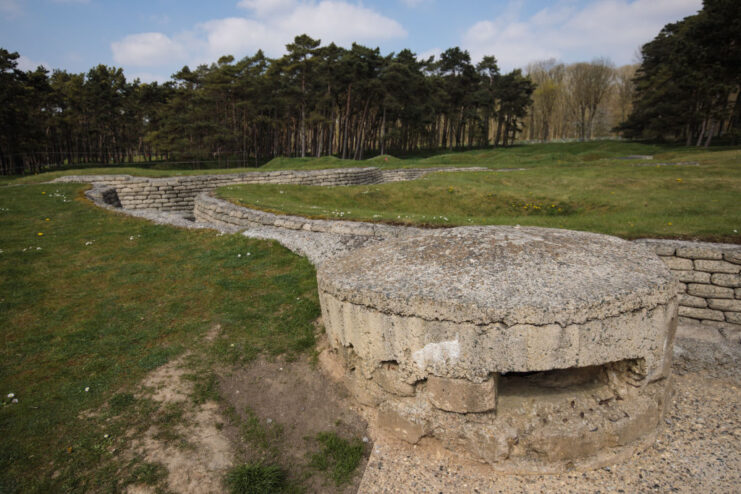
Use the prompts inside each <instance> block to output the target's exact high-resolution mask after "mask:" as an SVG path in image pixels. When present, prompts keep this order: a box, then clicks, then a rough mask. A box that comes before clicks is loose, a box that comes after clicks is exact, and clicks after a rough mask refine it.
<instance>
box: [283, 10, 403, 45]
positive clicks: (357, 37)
mask: <svg viewBox="0 0 741 494" xmlns="http://www.w3.org/2000/svg"><path fill="white" fill-rule="evenodd" d="M273 24H274V25H275V26H277V27H279V28H280V29H281V31H283V32H284V33H286V34H289V35H290V36H294V35H296V34H301V33H307V34H309V35H310V36H312V37H316V38H321V39H322V41H334V42H335V43H338V44H343V45H346V44H350V43H352V42H353V41H357V42H364V41H376V40H381V39H391V38H402V37H404V36H406V35H407V32H406V31H405V30H404V28H403V27H402V26H401V24H399V23H398V22H396V21H395V20H393V19H389V18H388V17H384V16H382V15H381V14H378V13H376V12H374V11H373V10H371V9H368V8H365V7H362V6H358V5H352V4H349V3H346V2H336V1H331V0H323V1H321V2H319V3H308V2H307V3H301V4H300V5H298V6H297V7H296V8H295V9H294V10H293V11H292V12H291V13H290V14H288V15H287V16H281V17H278V18H276V19H275V20H274V21H273Z"/></svg>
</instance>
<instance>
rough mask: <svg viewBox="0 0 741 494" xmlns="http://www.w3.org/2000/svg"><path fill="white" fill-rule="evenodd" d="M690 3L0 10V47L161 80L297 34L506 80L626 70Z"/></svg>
mask: <svg viewBox="0 0 741 494" xmlns="http://www.w3.org/2000/svg"><path fill="white" fill-rule="evenodd" d="M701 7H702V2H701V0H555V1H545V0H494V1H491V0H490V1H484V0H457V1H446V0H364V1H357V0H227V1H218V0H214V1H203V0H201V1H182V0H178V1H176V0H148V1H145V0H128V1H118V2H114V1H106V0H0V46H1V47H3V48H5V49H8V50H10V51H17V52H19V53H20V54H21V55H22V60H21V64H20V65H21V67H22V68H23V69H31V68H34V67H35V66H36V65H38V64H42V65H44V66H45V67H47V68H49V69H53V68H62V69H66V70H68V71H72V72H83V71H87V70H88V69H89V68H90V67H92V66H94V65H97V64H99V63H103V64H106V65H115V66H119V67H123V68H124V69H125V71H126V74H127V76H129V77H139V78H141V79H142V80H144V81H150V80H166V79H168V78H169V76H170V75H171V74H172V73H174V72H176V71H177V70H178V69H180V68H181V67H182V66H183V65H186V64H187V65H191V66H195V65H197V64H199V63H210V62H213V61H215V60H216V59H218V57H219V56H220V55H224V54H231V55H234V56H236V57H237V58H241V57H243V56H246V55H251V54H252V53H254V52H255V51H256V50H257V49H258V48H262V49H263V50H264V51H266V53H267V54H268V55H270V56H279V55H280V54H281V53H282V51H283V47H284V45H285V43H286V42H288V41H290V40H291V39H292V38H293V36H295V35H297V34H301V33H303V32H306V33H308V34H309V35H311V36H313V37H316V38H321V39H322V41H323V42H329V41H334V42H336V43H338V44H340V45H343V46H349V45H350V43H351V42H352V41H357V42H359V43H362V44H365V45H368V46H379V47H380V48H381V51H382V52H383V53H388V52H390V51H398V50H400V49H402V48H410V49H412V50H413V51H415V52H416V53H417V54H418V55H420V56H422V55H432V54H437V53H439V52H440V51H441V50H444V49H446V48H449V47H451V46H461V47H462V48H465V49H467V50H469V52H470V53H471V55H472V57H473V58H474V60H478V59H480V58H481V56H483V55H490V54H491V55H494V56H496V57H497V59H498V60H499V62H500V65H501V66H502V68H503V69H505V70H510V69H512V68H516V67H524V66H525V65H527V64H528V63H529V62H532V61H537V60H544V59H548V58H556V59H559V60H562V61H564V62H575V61H582V60H591V59H594V58H596V57H607V58H610V59H611V60H612V61H613V62H615V63H616V64H617V65H623V64H627V63H633V62H635V60H636V53H637V50H638V49H639V48H640V46H641V45H642V44H643V43H645V42H647V41H650V40H651V39H652V38H653V37H654V36H655V35H656V34H657V33H658V31H659V30H660V29H661V27H662V26H664V25H665V24H667V23H669V22H674V21H677V20H679V19H681V18H683V17H685V16H687V15H692V14H694V13H695V12H697V11H698V10H699V9H700V8H701Z"/></svg>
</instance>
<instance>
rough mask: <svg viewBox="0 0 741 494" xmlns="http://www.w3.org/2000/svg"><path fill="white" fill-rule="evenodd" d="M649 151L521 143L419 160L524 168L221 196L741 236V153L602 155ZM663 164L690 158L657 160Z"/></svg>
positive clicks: (288, 207) (368, 214) (250, 202)
mask: <svg viewBox="0 0 741 494" xmlns="http://www.w3.org/2000/svg"><path fill="white" fill-rule="evenodd" d="M652 149H653V151H657V150H658V149H656V148H655V147H652V146H645V145H641V144H624V143H615V142H607V143H588V144H548V145H533V146H522V147H519V148H513V149H511V150H505V151H501V152H500V151H475V152H470V153H461V154H459V155H443V156H436V157H433V158H427V159H424V160H419V161H416V162H415V163H416V165H417V166H419V165H420V164H422V163H424V164H435V165H443V164H467V165H486V166H489V167H491V168H495V169H496V168H526V169H525V170H522V171H511V172H484V173H440V174H434V175H430V176H428V177H425V178H423V179H421V180H417V181H411V182H403V183H390V184H384V185H375V186H355V187H334V188H326V187H307V186H287V185H262V186H253V185H244V186H231V187H227V188H224V189H221V190H219V192H218V194H219V195H220V196H221V197H223V198H225V199H229V200H231V201H234V202H236V203H238V204H242V205H245V206H248V207H254V208H258V209H263V210H266V211H272V212H278V213H286V214H299V215H304V216H309V217H313V218H330V219H338V218H341V219H350V220H363V221H378V222H387V223H397V224H412V225H424V226H454V225H473V224H484V225H486V224H505V225H514V224H520V225H534V226H545V227H553V228H568V229H574V230H584V231H593V232H600V233H608V234H613V235H618V236H620V237H624V238H638V237H667V238H686V239H702V240H709V241H724V242H734V243H741V234H739V232H740V231H741V150H739V149H721V150H711V151H704V150H703V151H697V150H695V149H684V148H676V149H674V150H666V149H665V150H664V151H663V152H662V153H659V154H657V155H656V156H655V158H654V160H652V161H648V160H621V159H616V158H614V157H612V158H610V157H605V155H612V156H615V155H619V156H625V155H628V154H634V153H641V154H644V153H649V154H650V153H651V152H652ZM667 162H669V163H671V162H673V163H683V162H685V163H690V164H688V165H679V166H656V164H657V163H667ZM644 165H646V166H644ZM694 165H697V166H694ZM286 166H287V165H286Z"/></svg>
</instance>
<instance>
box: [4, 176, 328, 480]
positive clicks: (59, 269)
mask: <svg viewBox="0 0 741 494" xmlns="http://www.w3.org/2000/svg"><path fill="white" fill-rule="evenodd" d="M81 190H82V188H81V186H79V185H54V186H50V185H29V186H23V187H2V188H0V230H1V231H2V232H3V233H2V237H1V238H0V331H2V345H0V393H2V395H1V396H0V398H1V401H2V406H1V407H0V431H2V435H3V440H2V447H1V448H0V492H2V493H6V492H39V493H48V492H114V491H116V490H120V489H121V488H122V487H124V486H125V485H127V484H128V483H131V482H140V481H149V482H156V481H157V480H158V479H161V477H162V475H163V474H162V468H161V467H160V466H158V465H156V464H147V463H146V462H142V461H140V460H137V459H130V458H129V459H126V458H124V457H122V456H121V455H120V454H119V452H120V451H121V450H122V449H125V445H126V442H127V441H128V440H130V438H128V437H127V434H128V433H129V432H130V431H131V430H139V429H140V428H142V427H143V428H146V427H147V426H148V425H149V424H151V423H152V422H153V421H157V420H160V421H164V420H170V418H168V417H169V415H168V413H170V412H168V411H167V410H158V409H157V408H156V404H155V403H154V402H151V401H147V400H144V399H139V398H137V397H136V396H135V394H133V392H132V389H133V388H132V386H133V385H134V384H135V383H137V382H138V381H140V380H141V379H142V377H143V376H144V375H145V374H146V373H147V372H149V371H151V370H152V369H154V368H157V367H158V366H161V365H163V364H164V363H166V362H168V361H170V360H172V359H173V358H175V357H177V356H178V355H182V354H183V353H184V352H187V351H190V350H195V351H194V354H195V353H196V352H197V351H200V352H201V353H203V351H202V349H203V348H205V346H206V345H204V339H203V337H204V335H205V334H206V333H207V332H208V331H209V329H210V328H212V327H214V325H217V324H218V325H220V326H221V328H222V329H221V331H222V332H221V337H219V338H217V339H216V340H215V341H214V342H213V343H212V344H210V350H209V352H208V355H206V356H205V357H204V358H205V362H207V365H205V367H202V368H199V369H196V370H194V377H193V378H194V379H196V380H197V381H198V382H200V383H201V385H200V388H199V387H198V386H197V388H198V389H202V390H203V389H205V390H206V391H208V388H209V386H210V385H212V384H213V382H212V381H213V379H212V378H210V377H209V376H210V372H211V371H210V370H209V369H211V365H212V364H213V365H216V364H217V363H219V362H221V363H226V364H228V363H236V362H246V361H249V360H250V359H252V358H254V357H255V356H256V355H257V354H258V353H261V352H262V353H267V354H288V355H291V354H299V353H301V352H306V351H307V350H308V349H312V348H313V345H314V327H313V321H314V320H315V319H316V317H318V315H319V307H318V302H317V295H316V282H315V273H314V269H313V267H312V266H311V265H310V264H309V262H308V261H306V260H305V259H303V258H300V257H298V256H295V255H293V254H291V253H289V252H288V251H286V250H285V249H283V248H282V247H280V246H278V245H277V244H275V243H272V242H264V241H253V240H249V239H246V238H244V237H242V236H239V235H219V234H217V233H216V232H213V231H187V230H182V229H177V228H172V227H167V226H157V225H153V224H150V223H149V222H146V221H143V220H138V219H133V218H128V217H125V216H122V215H117V214H114V213H110V212H108V211H104V210H101V209H98V208H96V207H95V206H93V205H92V204H90V203H89V202H87V201H86V200H85V199H83V198H82V197H81ZM199 365H201V364H199ZM209 383H211V384H209ZM11 393H12V395H11ZM194 399H197V398H194ZM14 400H17V402H14Z"/></svg>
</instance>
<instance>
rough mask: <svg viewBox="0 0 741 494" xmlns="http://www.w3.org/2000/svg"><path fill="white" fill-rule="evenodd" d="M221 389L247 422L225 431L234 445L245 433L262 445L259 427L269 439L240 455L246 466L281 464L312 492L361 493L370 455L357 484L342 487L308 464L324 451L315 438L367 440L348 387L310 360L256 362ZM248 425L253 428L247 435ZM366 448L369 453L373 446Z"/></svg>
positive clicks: (357, 474)
mask: <svg viewBox="0 0 741 494" xmlns="http://www.w3.org/2000/svg"><path fill="white" fill-rule="evenodd" d="M220 391H221V395H222V397H223V399H224V400H225V401H226V402H227V403H228V404H229V405H230V406H231V407H233V409H234V411H235V412H236V414H237V415H238V416H239V419H240V420H241V422H242V427H241V430H240V428H239V427H238V426H236V425H234V424H232V425H231V426H230V427H227V428H225V431H226V432H227V434H229V435H230V437H231V438H232V440H233V441H234V442H235V443H238V442H241V441H243V440H244V438H245V432H246V436H247V441H248V443H249V440H250V439H249V438H250V437H252V439H253V440H257V441H259V440H260V437H257V438H256V437H255V436H260V434H261V433H260V432H259V431H255V429H256V428H259V429H260V430H262V431H264V434H265V436H267V438H268V439H269V445H268V447H267V448H256V447H254V445H252V444H245V446H246V447H244V448H242V449H241V451H240V452H239V453H238V456H239V458H240V460H241V461H242V462H261V461H262V462H277V463H278V464H280V465H281V466H283V467H284V468H285V469H286V470H288V471H289V476H290V477H292V480H293V481H299V482H300V483H301V485H302V486H303V487H304V488H305V489H306V490H307V491H308V492H322V493H351V492H356V491H357V488H358V485H359V483H360V479H361V477H362V475H363V471H364V470H365V464H366V463H367V456H366V457H364V459H363V461H362V463H361V465H359V466H358V468H357V470H356V471H355V475H354V476H353V478H352V480H351V481H350V482H349V483H347V484H345V485H341V486H337V485H336V484H335V483H334V482H333V481H332V480H330V479H328V478H327V475H326V474H325V473H324V472H318V471H316V470H313V469H312V468H310V467H309V466H308V464H309V463H310V460H309V458H310V456H311V455H312V454H313V453H316V452H317V451H318V450H319V445H318V444H317V441H316V440H315V438H316V436H317V434H319V433H321V432H334V433H336V434H337V435H339V436H340V437H343V438H365V440H366V441H367V432H366V429H367V423H366V422H365V420H363V419H362V418H361V417H360V416H359V415H358V414H357V413H355V412H354V411H353V410H352V408H351V405H350V403H349V401H348V400H349V398H348V396H347V394H346V392H345V391H344V389H342V388H341V387H339V386H338V385H337V384H335V383H333V382H331V381H330V380H329V379H328V378H327V377H326V376H324V375H323V374H322V373H321V372H320V371H319V369H318V368H317V367H316V366H315V365H313V364H312V362H311V360H310V358H307V357H302V358H300V359H299V360H295V361H287V360H286V359H285V358H281V357H279V358H276V359H274V360H268V359H265V358H260V359H257V360H255V361H254V362H252V363H251V364H250V365H248V366H246V367H244V368H241V369H236V370H233V371H232V372H231V373H229V374H224V375H223V376H222V377H221V378H220ZM258 422H259V424H261V426H258V425H257V424H258ZM244 424H248V425H247V431H245V425H244ZM250 424H251V425H250ZM366 450H367V452H369V451H370V445H368V446H367V447H366Z"/></svg>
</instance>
